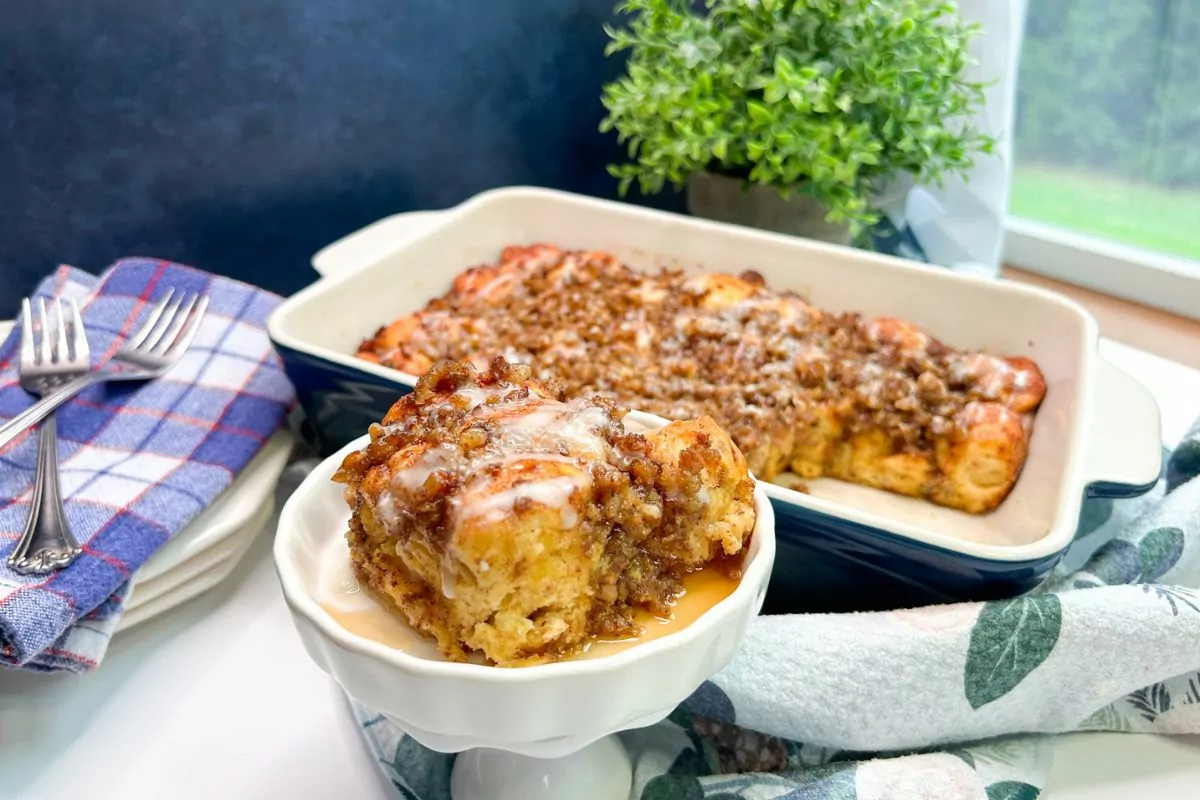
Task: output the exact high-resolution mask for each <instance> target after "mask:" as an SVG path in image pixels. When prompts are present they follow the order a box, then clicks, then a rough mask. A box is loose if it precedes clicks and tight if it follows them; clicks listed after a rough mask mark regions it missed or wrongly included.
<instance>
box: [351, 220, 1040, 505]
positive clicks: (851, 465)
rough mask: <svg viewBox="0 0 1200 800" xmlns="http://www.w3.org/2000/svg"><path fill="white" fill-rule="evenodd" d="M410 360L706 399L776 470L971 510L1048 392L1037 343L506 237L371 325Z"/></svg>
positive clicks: (991, 494)
mask: <svg viewBox="0 0 1200 800" xmlns="http://www.w3.org/2000/svg"><path fill="white" fill-rule="evenodd" d="M358 356H359V357H361V358H363V359H367V360H369V361H373V362H376V363H379V364H383V365H386V366H389V367H392V368H395V369H398V370H401V371H403V372H407V373H410V374H413V375H422V374H424V373H425V372H426V371H427V370H429V369H430V368H431V367H433V366H434V365H435V364H437V363H438V362H440V361H443V360H445V359H460V360H470V361H472V362H474V363H475V364H476V365H478V366H486V365H487V364H489V363H490V362H491V360H492V359H493V358H495V357H497V356H499V357H502V358H504V359H506V360H508V361H511V362H516V363H524V364H528V365H529V366H530V367H531V369H532V374H533V375H534V376H535V377H538V378H543V379H546V378H555V379H558V380H560V381H561V382H562V383H563V384H564V385H565V386H566V388H567V391H568V394H569V395H570V396H573V397H584V396H591V395H602V396H606V397H609V398H612V399H613V400H615V401H616V402H619V403H621V404H624V405H628V406H631V407H633V408H637V409H638V410H641V411H647V412H650V413H653V414H657V415H659V416H662V417H666V418H668V419H696V418H698V417H701V416H703V415H705V414H710V415H711V416H712V417H713V418H714V419H715V420H716V422H717V424H718V425H719V426H720V427H721V428H723V429H724V430H725V431H727V432H728V433H729V434H730V435H731V436H732V438H733V441H734V442H735V443H736V444H737V445H738V447H739V448H740V449H741V451H742V452H743V453H744V454H745V457H746V459H747V461H748V463H749V467H750V469H751V471H752V472H753V473H754V474H755V475H757V476H758V477H760V478H762V479H764V480H773V481H779V480H781V478H783V477H785V473H789V472H790V473H792V474H793V475H794V476H797V477H798V478H800V479H812V478H817V477H822V476H826V477H832V478H838V479H841V480H845V481H850V482H854V483H859V484H864V485H867V486H871V487H875V488H878V489H884V490H887V491H891V492H895V493H899V494H902V495H909V496H912V497H919V498H924V499H927V500H929V501H932V502H933V503H936V504H938V505H942V506H947V507H950V508H954V509H959V510H962V511H966V512H970V513H983V512H986V511H989V510H991V509H994V508H995V507H996V506H997V505H999V504H1000V503H1001V501H1003V499H1004V498H1005V497H1006V496H1007V495H1008V493H1009V492H1010V491H1011V489H1012V487H1013V485H1014V484H1015V483H1016V480H1017V477H1018V475H1019V474H1020V471H1021V467H1022V465H1023V464H1024V461H1025V456H1026V452H1027V450H1028V444H1029V437H1030V434H1031V432H1032V427H1033V418H1034V414H1035V412H1036V410H1037V408H1038V406H1039V404H1040V403H1041V401H1042V398H1043V396H1044V394H1045V390H1046V386H1045V381H1044V379H1043V377H1042V374H1041V372H1040V370H1039V369H1038V367H1037V365H1036V364H1034V363H1033V362H1032V361H1030V360H1028V359H1025V358H1005V357H1000V356H995V355H989V354H986V353H981V352H963V351H959V350H956V349H954V348H951V347H949V346H947V345H945V344H943V343H942V342H940V341H938V340H937V339H935V338H933V337H932V336H930V335H929V334H927V333H926V332H924V331H922V330H921V329H920V328H919V327H917V326H915V325H913V324H910V323H908V322H905V321H902V320H899V319H894V318H889V317H879V318H874V319H868V318H864V317H863V316H861V315H859V314H855V313H827V312H824V311H821V310H820V309H817V308H814V307H813V306H811V305H809V304H808V303H807V302H805V301H804V299H802V298H801V297H800V296H798V295H796V294H795V293H791V292H774V291H771V290H769V289H768V287H767V286H766V285H765V281H764V280H763V278H762V277H761V276H760V275H758V274H757V273H755V272H753V271H747V272H744V273H742V274H741V275H738V276H734V275H727V274H705V275H697V276H688V275H685V274H684V273H683V272H680V271H674V270H663V271H661V272H659V273H657V274H643V273H639V272H635V271H633V270H631V269H629V268H627V267H626V266H624V265H623V264H621V263H620V262H619V261H618V260H617V259H616V258H615V257H614V256H612V255H611V254H608V253H604V252H594V251H565V250H562V249H560V248H558V247H554V246H551V245H546V244H535V245H531V246H512V247H508V248H506V249H505V250H504V251H503V253H502V254H501V257H500V260H499V262H498V263H496V264H489V265H484V266H478V267H473V268H470V269H467V270H466V271H464V272H462V273H461V274H459V275H458V276H457V277H456V278H455V280H454V283H453V286H452V287H451V289H450V291H449V292H448V293H446V294H445V295H444V296H442V297H440V298H437V299H435V300H433V301H431V302H430V303H428V304H427V305H426V306H425V307H424V308H423V309H421V310H419V311H417V312H415V313H412V314H408V315H405V316H402V317H400V318H399V319H397V320H395V321H394V322H392V323H391V324H389V325H387V326H385V327H382V328H380V329H379V331H378V332H377V333H376V334H375V335H374V336H373V337H372V338H370V339H368V340H366V341H364V342H363V343H362V345H361V346H360V348H359V350H358Z"/></svg>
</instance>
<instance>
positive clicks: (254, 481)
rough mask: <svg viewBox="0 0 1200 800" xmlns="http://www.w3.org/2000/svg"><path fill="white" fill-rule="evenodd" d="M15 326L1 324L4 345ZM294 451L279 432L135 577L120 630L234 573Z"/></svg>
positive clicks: (264, 517) (272, 509) (264, 519)
mask: <svg viewBox="0 0 1200 800" xmlns="http://www.w3.org/2000/svg"><path fill="white" fill-rule="evenodd" d="M12 326H13V323H12V321H11V320H2V321H0V341H3V340H4V338H5V337H7V336H8V333H9V331H10V330H11V329H12ZM291 452H292V435H291V434H290V433H287V432H286V431H278V432H276V433H275V434H274V435H273V436H272V437H271V438H270V439H268V440H267V442H266V444H264V445H263V448H262V450H260V451H259V452H258V455H256V456H255V457H254V458H253V459H251V461H250V463H249V464H247V465H246V468H245V469H244V470H242V471H241V473H240V474H239V475H238V476H237V478H236V479H234V481H233V483H231V484H230V485H229V486H228V487H227V488H226V489H225V491H224V492H222V493H221V494H220V495H218V497H217V499H216V500H214V501H213V503H212V505H210V506H209V507H208V508H206V509H204V511H202V512H201V513H200V514H199V515H198V516H197V517H196V518H195V519H193V520H192V521H191V522H190V523H188V524H187V525H186V526H185V527H184V529H183V530H181V531H180V532H179V533H177V534H176V535H175V538H173V539H172V540H171V541H169V542H167V544H165V545H164V546H163V548H162V549H161V550H159V551H158V552H157V553H155V554H154V555H153V556H152V557H151V558H150V560H148V561H147V562H146V563H145V564H143V565H142V568H141V569H139V570H138V571H137V572H136V573H134V576H133V591H132V593H131V594H130V596H129V598H128V599H127V601H126V603H125V616H124V617H122V618H121V623H120V625H119V626H118V628H117V630H119V631H121V630H126V629H128V628H131V627H133V626H134V625H137V624H138V623H141V622H145V621H146V620H148V619H150V618H151V617H155V616H157V615H159V614H161V613H163V612H164V611H167V610H168V609H171V608H174V607H175V606H177V605H179V604H180V603H183V602H185V601H187V600H191V599H192V598H194V597H196V596H197V595H200V594H202V593H203V592H206V591H208V590H209V589H211V588H213V587H214V586H216V585H217V584H218V583H220V582H221V581H222V580H223V579H224V578H226V577H227V576H228V575H229V573H231V572H233V570H234V568H235V567H237V565H238V562H239V561H241V558H242V556H244V555H245V554H246V551H247V550H248V549H249V548H250V543H251V542H253V541H254V538H255V537H256V536H257V535H258V534H259V533H260V532H261V531H262V529H263V527H264V526H265V525H266V524H267V522H268V521H269V520H270V519H271V516H272V514H274V513H275V485H276V484H277V483H278V482H279V476H280V475H281V474H282V473H283V470H284V467H286V466H287V462H288V456H289V455H290V454H291Z"/></svg>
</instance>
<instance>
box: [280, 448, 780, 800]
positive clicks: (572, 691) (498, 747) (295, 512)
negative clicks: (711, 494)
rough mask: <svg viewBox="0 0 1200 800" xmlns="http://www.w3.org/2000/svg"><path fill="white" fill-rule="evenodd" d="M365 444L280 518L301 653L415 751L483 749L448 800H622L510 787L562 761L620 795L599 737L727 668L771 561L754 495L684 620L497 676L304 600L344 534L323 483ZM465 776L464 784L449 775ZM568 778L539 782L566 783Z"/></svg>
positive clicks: (761, 500) (632, 724) (463, 763)
mask: <svg viewBox="0 0 1200 800" xmlns="http://www.w3.org/2000/svg"><path fill="white" fill-rule="evenodd" d="M366 441H367V437H363V438H361V439H359V440H358V441H355V442H352V443H351V444H349V445H347V446H346V447H345V448H343V449H342V450H341V451H340V452H338V453H337V454H335V455H333V456H331V457H330V458H328V459H326V460H325V461H323V462H322V463H321V464H320V466H318V467H317V468H316V469H315V470H314V471H313V472H312V474H310V475H309V476H308V478H307V479H305V481H304V482H303V483H302V484H301V485H300V487H299V488H298V489H297V490H296V491H295V493H294V494H293V495H292V497H291V498H290V499H289V500H288V502H287V504H286V505H285V506H284V508H283V511H282V513H281V515H280V520H279V530H278V533H277V535H276V538H275V564H276V569H277V570H278V573H279V578H280V582H281V584H282V585H283V592H284V596H285V598H286V600H287V604H288V607H289V608H290V609H291V612H292V617H293V619H294V621H295V624H296V628H297V630H299V632H300V638H301V639H302V640H303V642H304V647H305V649H306V650H307V651H308V654H309V655H310V656H311V657H312V659H313V660H314V661H315V662H316V663H317V664H318V666H320V667H321V669H323V670H325V671H326V672H327V673H329V674H330V675H331V676H332V677H333V678H334V680H336V681H337V682H338V683H339V684H341V686H342V688H343V689H345V691H346V692H347V693H348V694H349V695H350V696H352V697H354V698H355V699H357V700H358V701H360V702H361V703H363V704H364V705H366V706H368V707H369V708H372V709H375V710H376V711H379V712H381V713H383V714H385V715H387V716H388V717H389V718H390V719H391V720H392V721H394V722H395V723H396V725H397V726H398V727H400V728H401V729H402V730H404V731H405V732H406V733H407V734H409V735H410V736H412V737H413V738H414V739H416V740H417V741H419V742H420V743H421V744H423V745H425V746H426V747H429V748H430V749H433V750H437V751H440V752H445V753H457V752H462V751H465V750H474V749H476V748H486V749H485V750H482V751H477V752H475V753H472V754H471V757H470V758H465V759H464V758H459V759H458V765H457V766H456V771H455V775H454V786H455V791H456V795H455V796H456V800H466V798H468V797H473V796H475V795H476V793H477V792H476V791H472V790H471V789H470V786H471V781H472V780H476V779H482V778H484V771H485V770H487V771H489V774H490V776H491V777H490V778H488V780H489V781H495V779H496V777H497V776H496V773H497V771H499V772H503V773H505V775H506V777H505V778H504V779H503V781H501V782H502V783H507V784H509V787H508V788H507V789H505V790H504V791H501V788H500V787H499V786H498V785H497V784H496V783H494V782H491V783H487V784H485V787H484V788H480V789H479V790H478V792H479V794H478V796H480V797H491V798H494V799H495V800H503V799H504V798H507V797H521V798H530V800H532V798H534V797H540V796H547V797H550V796H554V797H560V796H561V797H568V796H570V797H572V798H578V800H584V797H585V796H586V797H596V798H601V797H603V798H607V797H610V796H614V797H615V796H623V795H620V794H619V792H618V791H617V790H616V789H614V790H613V791H611V792H610V791H604V790H602V787H601V785H600V784H599V783H597V781H596V780H591V781H590V785H591V788H587V787H586V786H583V787H581V786H575V787H571V788H568V785H567V784H564V783H557V784H555V785H556V786H557V789H556V791H557V793H556V794H552V795H543V794H536V793H534V794H531V793H530V792H533V791H534V790H533V789H532V788H530V787H529V786H517V785H516V784H517V783H520V782H521V781H522V780H523V776H528V774H529V772H530V770H537V769H543V770H549V771H550V772H558V773H562V772H564V769H559V770H554V769H553V767H554V763H553V762H554V760H558V759H561V758H562V757H570V759H569V760H571V761H572V762H573V763H572V764H571V765H570V769H569V770H568V771H569V773H570V775H575V776H579V777H576V778H575V779H574V780H577V781H583V782H584V783H588V781H584V779H583V777H582V776H584V775H587V774H589V771H590V770H592V769H594V770H596V772H595V773H593V774H596V775H600V776H606V779H613V780H615V781H616V783H618V784H619V783H620V782H621V781H622V780H625V783H624V791H625V792H628V786H629V784H628V781H627V780H626V779H627V776H628V769H629V766H628V759H627V757H626V756H625V755H624V753H623V751H621V750H620V745H619V742H618V741H617V740H616V739H615V737H613V738H611V739H605V737H607V736H608V735H609V734H613V733H616V732H618V731H623V730H630V729H634V728H640V727H645V726H647V725H653V724H654V723H656V722H658V721H660V720H662V719H664V718H665V717H666V716H667V714H669V713H670V712H671V710H672V709H674V708H675V706H677V705H678V704H679V703H680V702H682V701H683V700H684V699H685V698H686V697H687V696H688V695H689V694H691V693H692V692H693V691H695V690H696V688H697V687H699V686H700V684H701V683H703V682H704V681H705V680H706V679H707V678H709V677H710V676H712V675H713V674H714V673H716V672H718V671H719V670H721V669H722V668H723V667H724V666H725V665H726V664H727V663H729V661H730V659H731V658H732V657H733V654H734V652H735V651H736V650H737V648H738V647H739V646H740V644H741V642H742V639H743V637H744V636H745V633H746V626H747V625H748V624H749V622H750V620H751V619H753V618H754V617H755V616H756V615H757V614H758V612H759V610H760V608H761V607H762V602H763V598H764V596H765V594H766V589H767V581H768V579H769V578H770V575H771V567H772V565H773V562H774V559H775V518H774V514H773V512H772V510H771V504H770V502H769V501H768V500H767V497H766V494H765V493H764V492H763V490H762V487H755V491H754V500H755V506H756V510H757V515H758V521H757V525H756V527H755V530H754V535H753V537H752V538H751V545H750V547H749V549H748V552H747V555H746V561H745V568H744V572H743V576H742V579H741V582H740V583H739V585H738V586H737V588H736V589H734V591H733V592H732V593H731V594H730V595H729V596H728V597H726V598H725V599H724V600H721V601H720V602H718V603H717V604H716V605H714V606H713V607H712V608H710V609H709V610H708V611H706V612H705V613H704V614H702V615H701V616H700V617H699V618H698V619H697V620H696V621H695V622H693V623H691V624H690V625H688V626H686V627H684V628H682V629H680V630H679V631H676V632H674V633H671V634H668V635H666V636H663V637H661V638H657V639H654V640H651V641H648V642H646V643H645V644H640V645H636V646H634V647H630V648H629V649H627V650H623V651H620V652H618V653H615V654H613V655H611V656H605V657H602V658H595V659H582V660H576V661H572V660H568V661H562V662H558V663H554V664H542V665H537V666H532V667H522V668H514V669H502V668H497V667H489V666H483V665H479V664H463V663H453V662H448V661H439V660H431V659H427V658H422V657H419V656H414V655H409V654H408V653H405V652H404V651H402V650H397V649H394V648H391V647H387V646H385V645H383V644H381V643H378V642H375V641H372V640H369V639H366V638H363V637H360V636H357V635H355V634H352V633H350V632H349V631H347V630H346V629H345V628H343V627H342V626H341V625H339V624H338V623H337V622H336V621H335V620H334V619H333V617H331V616H330V615H329V614H328V613H327V612H326V611H325V610H324V608H322V607H321V605H320V604H319V603H318V601H317V600H316V599H315V597H316V596H317V595H318V594H319V589H318V587H319V577H320V558H321V556H322V554H323V553H326V552H327V551H328V550H329V546H330V543H331V542H332V540H333V538H334V537H341V536H343V535H344V534H345V531H346V523H347V519H348V517H349V510H348V508H347V507H346V504H345V501H344V500H343V499H342V487H341V486H339V485H337V484H334V483H333V482H332V481H331V480H330V479H331V478H332V476H333V473H334V471H335V470H336V469H337V467H338V465H340V464H341V462H342V459H343V458H344V457H345V455H346V454H347V453H349V452H350V451H352V450H356V449H358V448H361V447H362V446H363V445H364V443H365V442H366ZM589 745H591V747H589ZM584 748H587V750H586V751H585V750H584ZM496 751H501V752H496ZM580 751H584V752H580ZM502 754H503V755H502ZM508 754H516V755H515V756H509V755H508ZM589 754H590V755H589ZM522 757H526V758H524V759H523V758H522ZM489 759H490V761H489ZM542 759H547V760H549V761H541V760H542ZM468 765H471V766H470V767H468ZM565 766H566V765H563V767H564V768H565ZM466 770H470V771H471V772H472V774H469V775H468V774H463V773H465V771H466ZM570 775H567V776H563V775H561V774H560V775H559V776H558V777H557V778H553V779H550V778H547V780H551V783H553V781H560V780H568V781H569V780H571V777H570ZM597 780H598V779H597ZM537 782H539V783H544V782H543V781H542V780H541V778H539V779H538V781H537Z"/></svg>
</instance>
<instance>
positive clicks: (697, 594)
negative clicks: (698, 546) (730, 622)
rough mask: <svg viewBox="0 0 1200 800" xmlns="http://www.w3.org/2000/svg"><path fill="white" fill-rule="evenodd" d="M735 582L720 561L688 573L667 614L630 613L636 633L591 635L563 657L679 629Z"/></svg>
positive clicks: (593, 654)
mask: <svg viewBox="0 0 1200 800" xmlns="http://www.w3.org/2000/svg"><path fill="white" fill-rule="evenodd" d="M737 585H738V579H737V578H731V577H729V575H728V574H726V572H725V569H724V568H723V567H721V566H720V565H716V564H713V565H710V566H707V567H704V568H703V569H699V570H696V571H695V572H692V573H689V574H688V575H685V576H684V578H683V593H682V594H681V595H679V596H678V597H676V598H675V603H674V604H673V606H672V608H671V616H669V617H656V616H654V615H653V614H651V613H650V612H647V611H639V612H638V613H637V615H635V616H634V622H636V623H637V624H638V625H640V626H641V627H642V634H641V635H640V636H631V637H629V638H627V639H593V640H592V641H591V642H588V643H587V644H586V645H584V648H583V651H582V652H580V653H578V654H576V655H574V656H571V657H570V658H566V659H563V660H564V661H571V660H573V659H586V658H603V657H605V656H611V655H614V654H616V653H619V652H621V651H622V650H627V649H629V648H630V647H633V646H634V645H638V644H644V643H645V642H649V641H651V640H652V639H658V638H660V637H663V636H666V635H667V634H669V633H675V631H678V630H682V629H683V628H686V627H687V626H688V625H691V624H692V623H693V622H695V621H696V620H697V619H699V618H700V615H702V614H703V613H704V612H705V611H708V610H709V609H710V608H712V607H713V606H715V605H716V604H717V603H719V602H721V601H722V600H724V599H725V598H726V597H728V596H729V595H731V594H733V590H734V589H736V588H737Z"/></svg>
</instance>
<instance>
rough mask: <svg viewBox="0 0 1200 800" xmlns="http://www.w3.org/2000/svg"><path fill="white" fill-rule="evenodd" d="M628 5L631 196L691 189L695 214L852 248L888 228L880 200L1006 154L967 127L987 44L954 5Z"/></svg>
mask: <svg viewBox="0 0 1200 800" xmlns="http://www.w3.org/2000/svg"><path fill="white" fill-rule="evenodd" d="M698 5H699V4H697V3H690V2H688V1H687V0H626V1H625V2H622V3H621V4H620V5H618V6H617V11H618V12H622V13H625V14H629V15H632V18H631V19H630V20H629V21H628V25H627V26H626V27H623V28H612V27H606V29H605V30H606V32H607V33H608V35H609V37H610V38H611V40H612V41H611V42H610V43H609V45H608V47H607V49H606V54H608V55H611V54H613V53H617V52H623V51H627V52H628V61H627V65H626V73H625V75H623V76H622V77H621V78H619V79H618V80H616V81H614V82H612V83H610V84H608V85H606V86H605V87H604V90H603V96H602V99H603V103H604V107H605V108H606V109H607V111H608V114H607V116H606V117H605V118H604V120H603V122H602V123H601V130H603V131H609V130H615V131H616V132H617V133H618V135H619V139H620V141H622V142H624V143H625V144H626V145H627V147H628V152H629V157H630V159H631V160H630V162H628V163H625V164H620V165H614V166H611V167H609V172H610V173H611V174H612V175H613V176H615V177H616V178H618V179H619V180H620V192H621V194H622V195H624V194H625V193H626V192H627V191H628V189H629V187H630V185H631V184H632V183H633V182H634V181H636V182H637V183H638V186H639V188H640V189H641V191H642V192H643V193H644V194H652V193H656V192H659V191H661V190H662V188H663V187H664V185H665V184H666V183H668V182H670V183H671V184H674V185H675V186H676V187H683V186H685V185H686V186H687V197H688V206H689V209H690V210H691V212H692V213H693V214H696V215H698V216H703V217H707V218H711V219H718V220H723V221H727V222H736V223H740V224H744V225H751V226H754V227H759V228H766V229H769V230H776V231H782V232H785V233H791V234H797V235H802V236H809V237H812V238H817V239H823V240H826V241H837V242H842V243H847V242H849V241H850V240H851V237H852V235H853V234H856V233H858V232H861V231H862V230H863V229H864V228H865V227H866V226H869V225H871V224H873V223H874V222H876V221H877V220H878V213H877V211H876V209H877V208H878V207H879V205H880V197H879V194H880V192H882V191H884V190H885V189H886V188H887V187H888V186H889V184H891V183H892V182H893V180H894V179H896V178H897V177H899V176H901V175H903V174H905V173H908V174H910V175H911V176H913V179H914V180H915V181H917V182H921V183H928V182H939V181H940V180H941V178H942V177H943V176H945V175H947V174H952V173H963V172H965V171H966V170H967V169H968V168H969V167H970V166H971V164H972V159H973V157H974V156H975V155H977V154H979V153H985V152H990V151H991V148H992V145H993V140H992V139H991V138H990V137H988V136H985V135H982V134H981V133H979V132H978V131H976V130H975V129H974V128H973V127H972V126H971V125H970V124H968V122H967V121H968V120H969V119H970V118H971V116H972V115H973V114H974V113H975V112H976V111H977V110H978V109H979V107H980V105H981V104H982V102H983V85H982V84H979V83H975V82H972V81H969V80H967V78H966V76H965V68H966V66H967V65H968V64H969V63H970V59H969V56H968V54H967V45H968V43H969V41H970V39H971V37H972V36H974V35H975V34H976V33H977V32H978V31H977V28H976V26H971V25H966V24H964V23H963V22H962V21H961V19H960V18H959V16H958V12H957V7H956V6H955V4H954V3H952V2H944V0H708V1H707V3H706V5H707V13H705V12H704V11H703V10H700V9H698V8H697V6H698Z"/></svg>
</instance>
